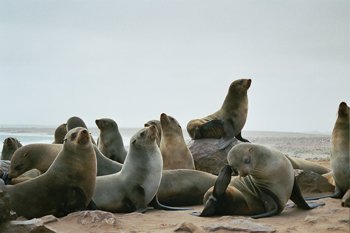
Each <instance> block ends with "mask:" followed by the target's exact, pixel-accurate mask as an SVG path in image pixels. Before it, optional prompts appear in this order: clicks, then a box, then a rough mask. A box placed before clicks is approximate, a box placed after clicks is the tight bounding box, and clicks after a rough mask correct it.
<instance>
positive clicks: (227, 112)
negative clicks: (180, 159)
mask: <svg viewBox="0 0 350 233" xmlns="http://www.w3.org/2000/svg"><path fill="white" fill-rule="evenodd" d="M251 82H252V80H251V79H239V80H236V81H234V82H232V83H231V85H230V88H229V90H228V93H227V96H226V98H225V100H224V103H223V104H222V106H221V108H220V109H219V110H218V111H217V112H215V113H213V114H211V115H209V116H206V117H204V118H202V119H195V120H191V121H189V122H188V124H187V132H188V134H189V135H190V137H191V138H192V139H201V138H218V139H220V143H219V149H224V148H226V147H227V146H228V145H229V144H230V143H231V142H232V141H233V139H234V137H236V138H237V139H238V140H240V141H242V142H249V141H248V140H247V139H244V138H242V134H241V131H242V129H243V126H244V124H245V122H246V119H247V114H248V95H247V91H248V89H249V87H250V85H251Z"/></svg>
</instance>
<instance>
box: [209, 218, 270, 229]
mask: <svg viewBox="0 0 350 233" xmlns="http://www.w3.org/2000/svg"><path fill="white" fill-rule="evenodd" d="M219 220H224V221H222V222H221V221H220V222H212V223H210V224H209V225H207V226H203V227H204V229H206V230H209V231H210V232H212V231H217V230H229V231H244V232H275V231H276V228H274V227H272V226H271V225H269V224H261V223H255V222H252V221H251V220H249V219H247V218H240V217H231V216H225V217H221V218H220V219H219Z"/></svg>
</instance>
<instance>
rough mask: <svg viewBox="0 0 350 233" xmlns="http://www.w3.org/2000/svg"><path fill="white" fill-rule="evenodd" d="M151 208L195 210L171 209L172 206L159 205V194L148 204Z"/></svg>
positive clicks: (172, 208)
mask: <svg viewBox="0 0 350 233" xmlns="http://www.w3.org/2000/svg"><path fill="white" fill-rule="evenodd" d="M148 205H149V206H152V207H153V208H154V209H158V210H192V209H193V208H178V207H171V206H165V205H162V204H160V203H159V201H158V196H157V194H156V195H155V196H154V198H153V199H152V201H151V202H150V203H149V204H148Z"/></svg>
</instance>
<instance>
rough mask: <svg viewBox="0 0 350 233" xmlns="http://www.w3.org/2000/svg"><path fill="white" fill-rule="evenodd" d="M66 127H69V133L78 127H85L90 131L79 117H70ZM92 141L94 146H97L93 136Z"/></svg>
mask: <svg viewBox="0 0 350 233" xmlns="http://www.w3.org/2000/svg"><path fill="white" fill-rule="evenodd" d="M66 127H67V131H69V130H71V129H74V128H76V127H83V128H85V129H88V128H87V126H86V124H85V122H84V121H83V120H82V119H81V118H80V117H77V116H73V117H70V118H69V119H68V120H67V125H66ZM91 141H92V144H94V145H96V142H95V140H94V138H93V137H92V136H91Z"/></svg>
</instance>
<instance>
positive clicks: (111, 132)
mask: <svg viewBox="0 0 350 233" xmlns="http://www.w3.org/2000/svg"><path fill="white" fill-rule="evenodd" d="M95 123H96V125H97V127H98V128H99V129H100V134H99V137H98V140H97V147H98V149H99V150H100V151H101V152H102V154H104V155H105V156H106V157H107V158H110V159H112V160H114V161H117V162H119V163H124V160H125V156H126V154H127V151H126V150H125V147H124V143H123V138H122V136H121V135H120V132H119V129H118V125H117V123H116V122H115V121H114V120H112V119H109V118H102V119H97V120H96V121H95Z"/></svg>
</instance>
